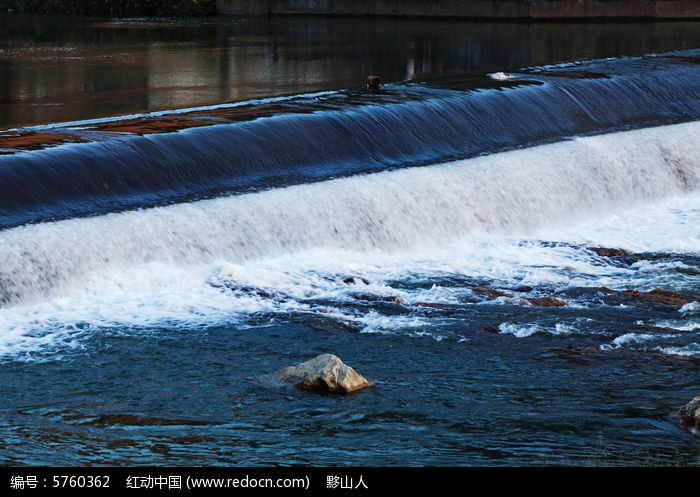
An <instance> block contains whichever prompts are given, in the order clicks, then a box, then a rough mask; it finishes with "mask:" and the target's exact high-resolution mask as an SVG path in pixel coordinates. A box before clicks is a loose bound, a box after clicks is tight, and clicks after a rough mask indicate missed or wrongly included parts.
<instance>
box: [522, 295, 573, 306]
mask: <svg viewBox="0 0 700 497" xmlns="http://www.w3.org/2000/svg"><path fill="white" fill-rule="evenodd" d="M524 300H525V303H526V304H528V305H531V306H533V307H565V306H566V302H564V301H562V300H559V299H555V298H554V297H528V298H526V299H524Z"/></svg>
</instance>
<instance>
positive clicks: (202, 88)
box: [0, 15, 700, 127]
mask: <svg viewBox="0 0 700 497" xmlns="http://www.w3.org/2000/svg"><path fill="white" fill-rule="evenodd" d="M0 23H1V24H0V26H1V27H2V29H0V33H1V34H0V126H2V127H12V126H27V125H36V124H41V123H49V122H61V121H73V120H77V119H85V118H95V117H103V116H111V115H118V114H126V113H132V112H143V111H154V110H163V109H174V108H180V107H191V106H195V105H201V104H211V103H220V102H224V101H233V100H248V99H252V98H259V97H270V96H274V95H291V94H296V93H304V92H309V91H318V90H337V89H347V88H353V87H361V86H362V85H363V84H364V82H365V78H366V76H367V75H368V74H379V75H380V76H381V77H382V78H383V80H384V81H385V82H396V81H403V80H407V79H409V80H411V79H422V78H429V77H433V76H437V75H444V74H451V73H455V72H457V73H459V72H463V71H475V72H477V73H484V72H493V71H508V70H513V69H517V68H521V67H524V66H530V65H540V64H550V63H557V62H564V61H573V60H583V59H589V58H601V57H615V56H620V55H642V54H646V53H650V52H659V51H666V50H674V49H682V48H694V47H697V46H698V44H699V42H700V29H698V27H699V24H698V22H673V23H596V24H589V23H573V24H569V23H544V24H541V23H534V24H530V23H491V22H468V21H456V22H452V21H447V20H442V21H437V20H421V21H416V20H394V19H345V18H343V19H323V18H321V19H305V18H296V17H292V18H280V17H275V18H269V19H268V18H237V17H233V16H221V17H217V18H212V19H93V20H90V19H74V18H72V17H65V18H61V17H59V18H53V17H24V16H16V15H15V16H7V15H2V16H0Z"/></svg>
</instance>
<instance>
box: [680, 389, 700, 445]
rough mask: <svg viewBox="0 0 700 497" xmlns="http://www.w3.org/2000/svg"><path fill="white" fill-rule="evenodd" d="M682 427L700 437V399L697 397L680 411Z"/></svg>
mask: <svg viewBox="0 0 700 497" xmlns="http://www.w3.org/2000/svg"><path fill="white" fill-rule="evenodd" d="M678 414H680V416H681V419H680V421H679V423H680V425H681V427H682V428H683V429H686V430H688V431H690V432H691V433H693V434H694V435H695V436H700V397H695V398H694V399H693V400H691V401H690V402H688V403H687V404H686V405H684V406H683V407H681V408H680V410H679V411H678Z"/></svg>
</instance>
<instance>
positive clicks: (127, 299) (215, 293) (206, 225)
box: [0, 123, 700, 354]
mask: <svg viewBox="0 0 700 497" xmlns="http://www.w3.org/2000/svg"><path fill="white" fill-rule="evenodd" d="M698 150H700V124H699V123H687V124H681V125H674V126H667V127H660V128H652V129H646V130H636V131H629V132H625V133H617V134H613V135H606V136H599V137H587V138H577V139H574V140H570V141H566V142H562V143H556V144H551V145H545V146H541V147H536V148H533V149H526V150H516V151H511V152H507V153H502V154H495V155H492V156H484V157H478V158H474V159H470V160H462V161H456V162H452V163H449V164H440V165H435V166H430V167H423V168H412V169H404V170H398V171H391V172H383V173H377V174H372V175H365V176H357V177H351V178H343V179H335V180H330V181H325V182H319V183H313V184H305V185H298V186H292V187H288V188H281V189H275V190H269V191H264V192H258V193H251V194H245V195H239V196H233V197H227V198H219V199H212V200H205V201H201V202H195V203H190V204H182V205H174V206H168V207H160V208H154V209H144V210H139V211H132V212H124V213H119V214H110V215H106V216H99V217H93V218H83V219H72V220H66V221H60V222H54V223H45V224H38V225H29V226H23V227H19V228H14V229H10V230H5V231H0V260H1V261H2V264H1V265H0V299H4V302H3V303H2V304H1V305H2V306H3V307H2V310H1V312H0V354H1V353H3V352H2V351H5V353H12V351H16V352H19V351H30V350H41V349H42V348H44V347H46V346H47V344H48V343H50V342H51V341H52V340H56V341H57V342H65V341H66V340H72V339H73V338H74V337H76V336H79V335H80V334H81V333H84V332H85V330H86V329H95V328H101V327H124V328H129V327H136V328H138V327H153V326H159V325H164V324H167V325H168V326H173V327H181V328H185V329H191V328H197V327H202V326H209V325H213V324H217V323H231V322H234V323H235V322H239V321H240V322H244V321H245V320H246V319H247V318H248V317H249V316H251V315H266V314H270V315H271V316H274V315H280V314H281V315H284V314H286V313H293V312H309V313H317V314H322V315H326V316H328V317H330V318H333V319H339V320H344V321H346V322H349V323H353V324H356V325H358V326H359V327H360V328H361V329H363V330H364V331H366V332H384V331H387V330H398V329H407V330H412V332H415V333H428V334H431V335H434V336H441V335H440V333H438V332H435V330H431V329H429V328H430V327H435V326H436V322H435V321H433V320H432V318H431V320H424V319H423V318H415V316H410V315H409V316H399V317H396V316H394V317H389V318H387V317H385V316H379V315H377V316H373V315H370V316H367V317H362V316H355V315H352V314H348V313H347V312H346V311H342V310H340V304H342V303H343V302H349V301H353V300H355V299H357V298H359V297H358V295H359V294H360V293H361V292H367V293H369V294H373V295H376V296H379V297H382V296H383V297H397V298H400V299H402V300H403V301H405V302H406V304H407V305H409V306H410V305H413V304H416V303H420V302H432V303H456V302H463V301H464V300H465V296H466V295H467V294H468V289H465V288H463V287H460V286H459V285H458V286H456V287H454V288H453V287H440V286H434V287H428V288H418V289H414V290H399V289H397V288H394V287H392V286H391V284H390V282H391V281H399V282H400V281H408V282H414V283H415V282H416V281H421V280H426V281H431V280H435V279H436V278H437V279H439V278H441V277H442V276H444V275H446V276H448V277H449V275H452V274H454V275H456V276H458V277H468V278H472V279H482V278H483V279H485V280H488V281H490V282H492V285H493V286H494V287H496V288H497V287H499V286H500V285H502V286H503V287H505V288H509V287H511V288H512V287H514V286H517V285H532V286H536V285H548V286H549V287H552V288H560V287H561V288H565V287H567V286H572V285H574V286H609V287H611V288H615V287H616V285H617V286H618V287H625V288H626V287H629V285H630V283H634V284H635V285H636V284H637V283H640V282H641V281H642V280H643V281H644V282H645V283H644V284H648V285H649V286H652V285H654V284H655V283H657V282H658V281H660V280H659V278H665V277H666V276H664V275H665V274H667V273H668V272H669V271H666V270H665V269H668V268H660V267H658V266H656V267H655V266H653V265H650V266H648V267H645V266H642V265H637V266H635V267H616V266H613V265H609V264H604V263H601V260H600V258H598V257H597V256H596V255H595V254H593V253H591V252H588V251H586V250H583V249H581V248H580V247H579V246H578V245H582V244H583V245H585V244H595V245H603V246H613V247H623V248H627V249H629V250H651V249H657V250H665V251H680V252H686V253H696V254H697V253H700V233H699V232H698V230H697V227H698V226H700V191H699V190H700V179H699V177H700V172H699V168H700V165H699V164H700V157H699V156H698V155H699V154H698V152H697V151H698ZM541 241H555V242H559V241H563V242H568V243H569V244H557V243H554V244H546V243H545V244H543V243H541ZM347 276H354V277H358V278H365V279H367V281H368V282H369V284H367V285H365V284H364V283H362V284H359V283H358V284H356V285H348V284H344V283H343V282H342V280H343V278H345V277H347ZM358 281H361V280H358ZM667 283H669V284H670V283H671V282H669V281H667ZM245 285H247V286H249V287H252V288H254V289H260V291H259V292H256V291H255V290H253V291H236V288H237V286H238V287H240V286H245ZM316 302H332V303H333V304H329V305H321V304H318V303H316ZM336 303H337V304H338V305H337V306H336V305H335V304H336ZM693 309H694V308H693V307H692V306H688V307H686V308H685V311H684V312H686V313H688V312H695V311H694V310H693ZM513 326H515V325H513ZM539 329H540V328H538V327H527V326H525V327H520V328H517V329H516V328H513V329H512V330H510V329H509V328H506V329H503V330H502V331H503V332H511V333H513V334H516V336H528V334H532V333H536V332H537V331H538V330H539ZM546 331H547V332H550V333H552V332H553V333H557V332H559V333H561V332H565V331H566V330H563V329H562V330H557V329H553V330H546Z"/></svg>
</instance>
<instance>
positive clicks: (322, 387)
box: [259, 354, 374, 394]
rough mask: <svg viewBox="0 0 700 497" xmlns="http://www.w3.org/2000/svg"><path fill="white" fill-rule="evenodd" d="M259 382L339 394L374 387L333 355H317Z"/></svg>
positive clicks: (264, 377)
mask: <svg viewBox="0 0 700 497" xmlns="http://www.w3.org/2000/svg"><path fill="white" fill-rule="evenodd" d="M259 380H260V381H261V382H262V383H264V384H268V385H273V386H283V385H293V386H294V387H296V388H299V389H300V390H311V391H315V392H326V393H342V394H345V393H350V392H354V391H357V390H361V389H363V388H367V387H370V386H373V385H374V383H373V382H371V381H369V380H367V379H366V378H364V377H363V376H362V375H360V374H359V373H357V372H356V371H355V370H354V369H353V368H351V367H350V366H348V365H346V364H345V363H343V361H341V360H340V358H339V357H338V356H336V355H334V354H321V355H319V356H316V357H314V358H313V359H311V360H309V361H306V362H302V363H301V364H297V365H296V366H289V367H286V368H282V369H280V370H278V371H276V372H274V373H270V374H267V375H264V376H262V377H261V378H259Z"/></svg>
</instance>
